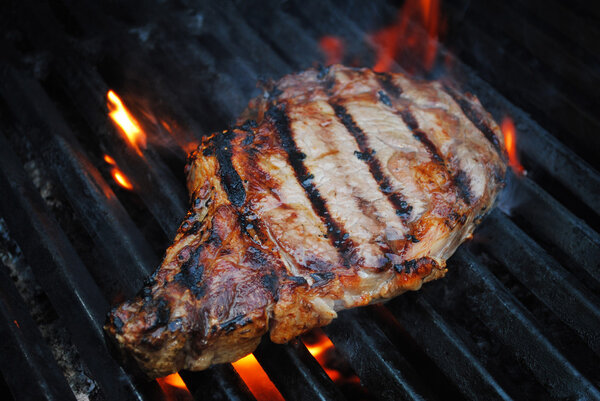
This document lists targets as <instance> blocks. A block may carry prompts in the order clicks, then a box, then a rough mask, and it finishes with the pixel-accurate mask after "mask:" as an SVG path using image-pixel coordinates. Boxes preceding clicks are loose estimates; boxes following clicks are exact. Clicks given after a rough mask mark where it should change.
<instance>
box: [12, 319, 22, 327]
mask: <svg viewBox="0 0 600 401" xmlns="http://www.w3.org/2000/svg"><path fill="white" fill-rule="evenodd" d="M13 323H14V324H15V326H17V328H18V329H20V328H21V326H19V322H17V321H16V320H13Z"/></svg>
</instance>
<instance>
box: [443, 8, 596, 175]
mask: <svg viewBox="0 0 600 401" xmlns="http://www.w3.org/2000/svg"><path fill="white" fill-rule="evenodd" d="M446 4H447V6H448V7H447V11H448V13H449V14H450V16H451V17H452V18H453V20H454V21H453V24H454V25H455V26H460V31H459V32H458V33H456V34H455V36H457V37H456V38H455V39H454V40H453V43H455V44H456V46H457V47H458V48H457V56H459V57H461V58H463V59H464V60H465V61H466V62H469V63H472V64H473V65H474V66H475V67H476V68H477V70H478V72H479V73H480V74H481V76H482V77H483V78H484V79H485V80H486V81H487V82H490V83H491V84H494V85H497V86H498V87H499V88H502V89H501V90H502V92H503V93H505V94H506V95H507V96H509V97H510V98H511V99H513V100H514V101H515V102H517V104H518V105H519V106H521V107H525V108H526V109H527V110H528V111H530V112H532V113H534V114H535V115H536V119H538V120H541V122H542V123H543V124H544V125H545V126H548V127H553V131H554V132H555V133H559V134H560V133H563V137H564V138H565V139H566V140H567V141H568V142H569V143H571V145H572V146H573V145H574V146H577V148H578V151H579V153H580V154H581V155H583V156H584V157H585V158H586V159H587V160H588V161H589V162H590V163H594V165H595V166H597V162H596V159H597V158H595V155H596V154H597V151H598V147H599V146H600V143H599V142H598V140H597V139H596V135H595V133H596V132H598V129H599V127H600V122H599V121H598V120H597V118H596V117H595V116H594V115H592V114H591V113H590V112H588V111H585V110H582V109H581V108H580V105H579V103H577V100H576V99H575V100H573V99H569V98H568V96H567V95H566V94H565V93H564V91H563V90H561V88H557V87H555V86H554V85H549V84H548V83H549V81H551V79H549V78H546V77H545V76H543V74H542V73H543V72H544V71H545V70H544V69H542V68H540V67H539V60H535V63H533V62H529V63H528V64H527V61H528V60H527V59H528V57H527V55H522V54H520V53H519V52H523V50H522V49H521V45H520V44H519V43H516V42H510V43H509V44H507V45H504V46H502V47H501V49H502V50H504V51H498V48H499V43H498V40H497V38H495V37H491V36H490V35H492V33H490V31H491V30H494V29H495V27H493V26H491V25H489V24H488V25H486V26H485V27H483V26H481V22H480V21H481V20H482V19H481V18H480V17H479V16H475V15H474V13H473V15H471V14H466V17H465V15H464V13H462V11H461V10H459V9H457V8H456V6H455V5H453V4H452V3H451V2H447V3H446ZM496 36H497V37H500V36H502V37H503V38H505V34H497V35H496ZM475 38H476V39H475ZM525 52H526V51H525ZM557 60H559V59H558V58H557ZM531 64H534V65H535V67H532V65H531ZM515 76H519V77H521V80H519V83H517V82H516V80H514V79H512V77H515ZM560 78H562V77H560ZM562 79H563V80H564V78H562ZM554 80H557V81H558V80H559V77H556V78H554ZM524 82H526V85H524V84H523V83H524ZM550 100H551V102H550ZM537 151H538V152H539V149H538V150H537ZM544 156H546V155H544Z"/></svg>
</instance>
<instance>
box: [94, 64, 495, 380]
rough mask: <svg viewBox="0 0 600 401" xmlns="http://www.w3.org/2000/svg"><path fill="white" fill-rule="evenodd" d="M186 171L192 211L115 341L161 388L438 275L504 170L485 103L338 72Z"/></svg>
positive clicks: (256, 111)
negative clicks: (167, 379) (164, 379)
mask: <svg viewBox="0 0 600 401" xmlns="http://www.w3.org/2000/svg"><path fill="white" fill-rule="evenodd" d="M245 117H252V118H254V121H252V120H248V121H246V122H244V123H240V125H239V126H236V127H235V128H233V129H230V130H227V131H223V132H221V133H216V134H213V135H211V136H210V137H207V138H205V140H204V141H203V142H202V144H201V145H200V146H199V147H198V150H196V151H195V152H193V153H192V154H191V155H190V158H189V162H188V165H187V167H186V172H187V174H188V187H189V191H190V194H191V206H190V210H189V212H188V214H187V216H186V218H185V220H184V221H183V223H182V224H181V226H180V228H179V230H178V233H177V236H176V238H175V241H174V243H173V245H172V246H171V247H170V248H169V249H168V250H167V252H166V256H165V259H164V261H163V263H162V265H161V266H160V268H159V269H158V270H157V271H156V272H155V273H154V274H153V276H152V277H151V280H150V282H149V283H148V284H147V285H146V286H145V287H144V289H143V290H142V292H141V294H140V295H139V296H138V297H137V298H135V299H133V300H131V301H128V302H126V303H124V304H122V305H120V306H118V307H116V308H115V309H113V310H112V311H111V313H110V315H109V320H108V322H107V324H106V327H105V328H106V331H107V332H108V334H109V335H110V336H111V337H112V338H114V340H115V342H116V343H117V344H118V346H119V348H120V349H121V350H122V351H124V352H125V353H126V354H128V355H131V356H133V357H134V359H135V361H136V362H137V363H138V364H139V366H140V367H141V368H142V369H143V370H144V371H145V372H146V373H147V374H148V375H149V376H152V377H157V376H163V375H166V374H169V373H172V372H174V371H177V370H179V369H182V368H186V369H193V370H199V369H205V368H207V367H208V366H210V365H211V364H215V363H222V362H231V361H234V360H236V359H238V358H240V357H242V356H244V355H245V354H247V353H249V352H252V351H253V350H254V348H255V347H256V346H257V344H258V342H259V341H260V338H261V336H262V335H263V334H265V333H267V332H269V334H270V336H271V339H272V340H273V341H275V342H278V343H282V342H286V341H289V340H290V339H292V338H294V337H295V336H297V335H299V334H301V333H303V332H305V331H307V330H309V329H311V328H313V327H316V326H322V325H325V324H327V323H329V322H330V321H331V320H332V319H333V318H335V317H336V312H337V311H339V310H342V309H345V308H351V307H355V306H360V305H367V304H369V303H372V302H376V301H380V300H385V299H388V298H391V297H394V296H396V295H398V294H401V293H402V292H404V291H407V290H417V289H419V288H420V287H421V284H422V283H423V282H426V281H430V280H433V279H436V278H438V277H442V276H443V275H444V274H445V272H446V270H445V264H446V259H447V258H448V257H450V255H452V253H453V252H454V251H455V250H456V248H457V247H458V245H459V244H460V243H461V242H462V241H463V240H464V239H465V238H467V237H468V236H469V235H470V234H471V232H472V231H473V229H474V227H475V224H476V223H477V222H478V221H479V220H480V219H481V217H482V216H483V215H484V214H485V213H486V212H487V211H489V209H490V207H491V206H492V204H493V202H494V199H495V197H496V195H497V194H498V191H499V190H500V188H501V186H502V182H503V177H504V174H505V170H506V165H505V161H504V154H503V152H504V150H503V149H504V148H503V146H504V145H503V141H502V135H501V133H500V130H499V128H498V126H497V125H496V123H495V122H494V121H493V120H492V118H491V117H490V115H489V114H488V113H487V112H485V111H484V110H483V108H482V107H481V105H480V104H479V102H478V100H477V99H476V98H474V97H467V96H464V95H462V94H460V93H458V92H456V91H455V90H454V89H451V88H448V87H444V86H443V85H442V84H440V83H438V82H417V81H414V80H412V79H410V78H408V77H406V76H404V75H401V74H377V73H374V72H373V71H371V70H368V69H351V68H347V67H343V66H332V67H330V68H328V69H321V70H308V71H305V72H303V73H300V74H296V75H290V76H286V77H284V78H283V79H281V80H280V81H279V82H277V83H276V85H275V86H274V88H273V90H272V91H271V92H270V93H269V94H268V95H266V96H264V97H261V98H259V99H255V100H254V101H252V102H251V107H250V108H249V109H248V111H247V112H246V113H245Z"/></svg>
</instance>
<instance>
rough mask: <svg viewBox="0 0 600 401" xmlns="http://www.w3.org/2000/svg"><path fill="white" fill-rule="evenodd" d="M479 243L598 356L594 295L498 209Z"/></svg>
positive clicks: (599, 315) (598, 313)
mask: <svg viewBox="0 0 600 401" xmlns="http://www.w3.org/2000/svg"><path fill="white" fill-rule="evenodd" d="M478 242H480V243H481V244H482V247H483V248H484V250H485V251H486V252H487V253H489V254H490V255H491V256H492V257H494V258H495V259H496V260H498V261H499V262H500V263H501V264H502V266H504V267H505V268H506V269H507V270H508V271H510V273H511V274H513V275H514V276H515V277H516V278H517V279H518V280H519V281H520V282H522V283H523V284H525V285H526V286H527V288H528V289H529V290H530V291H531V292H532V293H533V294H535V296H536V297H537V298H538V299H539V300H540V301H542V302H543V303H544V304H545V305H546V306H547V307H548V308H550V309H551V310H552V311H553V312H554V313H555V314H556V315H557V316H558V317H559V318H560V319H561V320H562V321H563V322H564V323H565V324H567V325H568V326H569V327H572V328H573V329H574V330H575V331H576V332H577V333H578V334H579V336H580V337H581V338H582V339H583V340H584V341H585V342H586V343H587V344H588V346H589V347H590V348H591V349H592V350H593V351H594V352H595V353H596V354H599V355H600V339H599V338H598V335H597V334H598V333H599V332H600V309H598V307H597V305H600V300H598V298H597V297H596V296H594V294H592V293H590V291H589V290H588V289H587V288H585V287H584V286H583V285H582V284H581V283H579V282H578V281H577V280H576V279H575V278H574V277H573V276H572V275H571V274H570V273H569V272H567V271H566V270H565V269H564V268H563V267H562V266H560V265H559V264H558V263H557V262H556V261H555V260H554V259H552V258H551V257H550V256H548V254H546V253H545V252H544V251H543V249H541V247H540V246H539V245H538V244H536V243H535V242H534V241H533V240H532V239H531V238H529V237H528V236H527V235H526V234H525V233H523V232H522V231H521V230H520V229H519V228H518V227H517V226H516V225H515V224H514V223H512V222H511V221H510V220H509V219H508V218H507V217H505V216H503V215H502V214H500V213H498V212H497V211H495V212H492V213H491V214H490V215H489V216H488V218H487V219H486V222H485V223H484V224H482V225H481V228H480V229H479V231H478ZM490 244H496V245H493V246H490ZM498 244H512V245H511V246H498Z"/></svg>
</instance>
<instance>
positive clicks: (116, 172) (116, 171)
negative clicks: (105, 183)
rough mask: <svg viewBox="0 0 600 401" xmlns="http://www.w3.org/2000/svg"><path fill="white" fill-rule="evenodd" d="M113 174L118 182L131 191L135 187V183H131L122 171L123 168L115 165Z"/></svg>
mask: <svg viewBox="0 0 600 401" xmlns="http://www.w3.org/2000/svg"><path fill="white" fill-rule="evenodd" d="M111 174H112V176H113V178H114V179H115V181H116V182H117V184H119V185H120V186H122V187H123V188H125V189H128V190H130V191H131V190H132V189H133V185H132V184H131V182H130V181H129V179H128V178H127V177H126V176H125V175H124V174H123V173H122V172H121V170H119V169H118V168H116V167H115V168H113V170H112V172H111Z"/></svg>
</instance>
